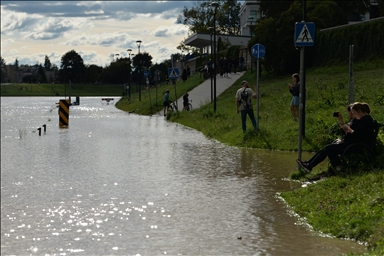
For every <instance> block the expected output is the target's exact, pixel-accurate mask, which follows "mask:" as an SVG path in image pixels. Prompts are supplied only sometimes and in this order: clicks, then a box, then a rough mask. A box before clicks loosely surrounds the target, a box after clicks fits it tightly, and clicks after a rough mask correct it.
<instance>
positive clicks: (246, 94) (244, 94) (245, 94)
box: [236, 80, 256, 133]
mask: <svg viewBox="0 0 384 256" xmlns="http://www.w3.org/2000/svg"><path fill="white" fill-rule="evenodd" d="M241 86H242V87H241V88H240V89H239V90H237V92H236V110H237V113H239V112H240V113H241V126H242V128H243V132H244V133H245V131H246V130H247V126H246V121H247V115H248V116H249V118H250V119H251V122H252V125H253V127H254V128H255V129H256V120H255V115H254V113H253V108H252V98H254V99H256V93H255V92H254V91H253V90H252V89H251V88H249V86H248V82H247V81H245V80H244V81H242V82H241ZM239 110H240V111H239Z"/></svg>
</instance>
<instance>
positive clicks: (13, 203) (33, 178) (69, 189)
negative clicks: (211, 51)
mask: <svg viewBox="0 0 384 256" xmlns="http://www.w3.org/2000/svg"><path fill="white" fill-rule="evenodd" d="M116 100H117V99H116ZM57 102H59V98H57V97H56V98H55V97H44V98H43V97H31V98H11V97H2V98H1V255H340V254H342V253H348V252H364V251H365V247H364V246H362V245H359V244H358V243H356V242H353V241H345V240H340V239H335V238H329V237H325V236H321V235H320V234H318V233H316V232H314V231H311V229H310V228H309V227H307V226H306V225H305V224H301V223H302V222H301V221H300V220H299V219H298V217H297V216H294V215H292V214H290V211H289V208H288V207H287V206H286V205H285V203H284V202H283V201H282V200H281V199H279V198H278V196H277V193H278V192H281V191H286V190H289V189H292V188H295V187H297V186H299V184H297V183H291V182H289V181H288V180H287V179H285V178H286V177H288V175H289V173H290V172H291V171H292V170H294V168H296V164H295V161H294V159H295V158H296V155H295V153H290V152H271V151H264V150H254V149H238V148H233V147H228V146H226V145H224V144H221V143H218V142H216V141H214V140H210V139H207V138H206V137H204V136H203V135H202V134H201V133H199V132H197V131H195V130H192V129H189V128H186V127H184V126H182V125H179V124H175V123H170V122H167V121H166V120H165V119H164V117H162V116H152V117H148V116H139V115H134V114H128V113H126V112H123V111H120V110H118V109H116V108H115V106H114V104H113V102H111V103H110V104H106V103H105V102H102V101H101V98H81V99H80V105H79V106H71V107H70V117H69V127H68V128H67V129H62V128H59V118H58V109H57V108H56V103H57ZM43 124H46V132H44V130H43V128H42V131H41V135H39V131H38V130H37V128H39V127H42V125H43Z"/></svg>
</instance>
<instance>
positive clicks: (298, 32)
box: [295, 22, 315, 46]
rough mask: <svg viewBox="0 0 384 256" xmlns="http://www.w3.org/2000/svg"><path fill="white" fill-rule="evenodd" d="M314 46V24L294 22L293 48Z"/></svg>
mask: <svg viewBox="0 0 384 256" xmlns="http://www.w3.org/2000/svg"><path fill="white" fill-rule="evenodd" d="M314 44H315V23H313V22H296V24H295V46H313V45H314Z"/></svg>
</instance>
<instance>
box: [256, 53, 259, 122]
mask: <svg viewBox="0 0 384 256" xmlns="http://www.w3.org/2000/svg"><path fill="white" fill-rule="evenodd" d="M259 70H260V59H259V58H257V68H256V72H257V75H256V77H257V78H256V90H257V91H256V97H257V106H256V117H257V122H256V129H257V130H258V129H259V120H260V118H259V106H260V96H259V91H260V90H259V88H260V87H259V74H260V72H259Z"/></svg>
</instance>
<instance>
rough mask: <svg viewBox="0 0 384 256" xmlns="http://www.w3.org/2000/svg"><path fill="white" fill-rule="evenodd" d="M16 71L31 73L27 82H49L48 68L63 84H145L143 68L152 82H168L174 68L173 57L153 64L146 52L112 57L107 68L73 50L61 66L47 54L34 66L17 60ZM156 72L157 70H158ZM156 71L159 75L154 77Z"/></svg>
mask: <svg viewBox="0 0 384 256" xmlns="http://www.w3.org/2000/svg"><path fill="white" fill-rule="evenodd" d="M172 58H173V59H175V60H176V59H177V60H181V59H182V56H181V54H174V55H172V56H171V59H172ZM5 65H6V63H5V61H4V59H3V58H2V57H1V66H2V67H5ZM13 65H14V66H15V67H16V70H19V71H21V70H22V71H23V72H24V73H28V75H25V76H23V79H22V81H23V82H25V83H30V82H32V83H35V82H41V83H46V82H47V77H46V71H53V72H55V77H56V81H55V82H60V83H69V82H72V83H92V84H98V83H112V84H124V83H134V84H143V83H144V82H145V81H144V71H148V72H149V74H150V76H149V80H150V83H151V84H154V83H155V82H156V81H155V79H157V81H158V82H159V81H165V76H166V75H167V73H168V68H169V67H171V60H170V59H169V60H166V61H164V62H162V63H160V64H153V63H152V56H151V55H150V54H149V53H147V52H143V53H140V54H136V55H135V56H134V57H133V58H128V57H120V58H116V59H113V60H112V61H111V63H110V64H109V65H106V66H105V67H101V66H97V65H94V64H91V65H85V64H84V61H83V58H82V57H81V56H80V55H79V54H78V53H77V52H76V51H75V50H71V51H69V52H67V53H65V54H64V55H63V56H62V58H61V62H60V68H58V67H57V66H56V65H54V64H51V61H50V59H49V57H48V56H45V60H44V65H43V64H35V65H32V66H28V65H22V66H19V61H18V60H17V59H16V60H15V62H14V64H13ZM156 71H157V72H156ZM155 73H158V74H159V76H158V77H155ZM1 79H2V80H1V81H2V82H7V74H6V69H5V68H4V69H3V68H2V69H1Z"/></svg>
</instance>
